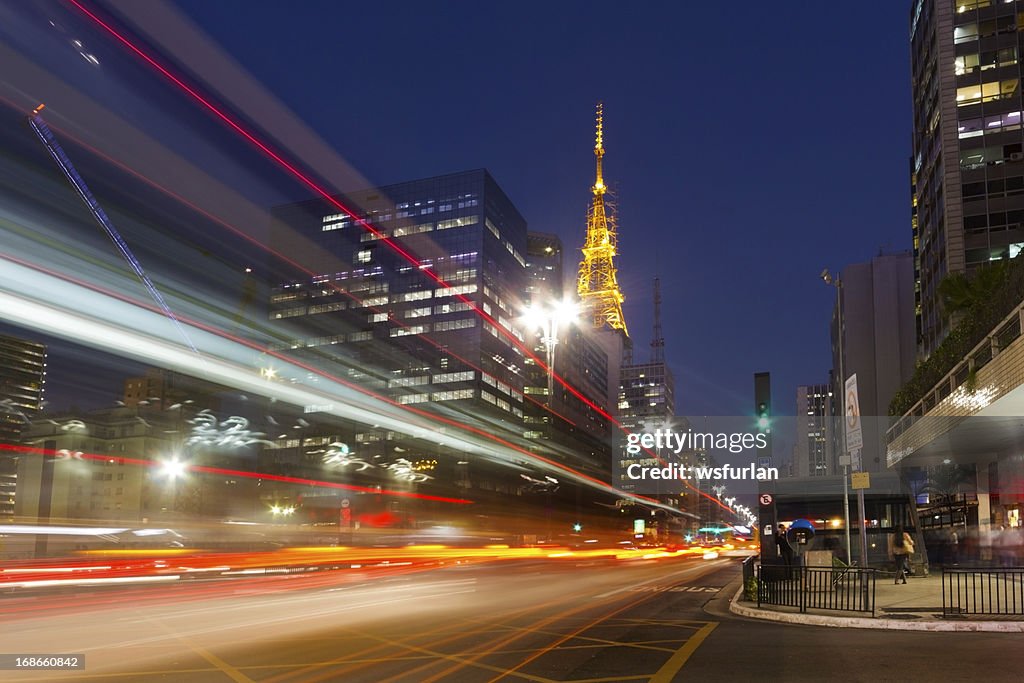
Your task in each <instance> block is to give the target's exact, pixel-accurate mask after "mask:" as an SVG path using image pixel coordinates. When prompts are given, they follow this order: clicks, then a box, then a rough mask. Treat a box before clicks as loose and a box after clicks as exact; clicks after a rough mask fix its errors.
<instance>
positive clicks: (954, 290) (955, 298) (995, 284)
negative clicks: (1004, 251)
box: [939, 259, 1010, 316]
mask: <svg viewBox="0 0 1024 683" xmlns="http://www.w3.org/2000/svg"><path fill="white" fill-rule="evenodd" d="M1009 264H1010V261H1009V259H1000V260H998V261H993V262H991V263H988V264H986V265H983V266H981V267H980V268H978V269H977V270H975V271H974V273H973V274H971V275H970V276H968V275H966V274H965V273H950V274H949V275H947V276H946V277H945V278H943V280H942V282H940V283H939V298H940V300H941V301H942V309H943V310H944V311H945V312H946V315H950V316H952V315H956V314H958V313H965V314H967V315H974V314H977V313H978V312H980V311H981V309H982V308H983V307H984V306H985V305H987V304H988V303H989V302H990V301H991V300H992V298H993V297H994V296H995V294H996V292H998V291H999V290H1000V288H1002V286H1003V284H1004V283H1005V282H1006V278H1007V274H1008V271H1009Z"/></svg>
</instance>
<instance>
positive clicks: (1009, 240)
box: [910, 0, 1024, 355]
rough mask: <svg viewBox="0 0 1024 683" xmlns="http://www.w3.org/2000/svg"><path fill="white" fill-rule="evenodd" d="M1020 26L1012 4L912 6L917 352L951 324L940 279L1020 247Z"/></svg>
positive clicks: (1023, 179) (927, 0)
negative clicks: (944, 306) (940, 287)
mask: <svg viewBox="0 0 1024 683" xmlns="http://www.w3.org/2000/svg"><path fill="white" fill-rule="evenodd" d="M1021 31H1024V7H1021V4H1020V3H1018V2H997V1H996V0H963V1H961V0H958V1H957V2H949V1H948V0H915V1H914V2H913V4H912V6H911V15H910V41H911V62H912V69H913V80H912V83H913V107H914V135H913V155H912V157H911V184H912V193H913V194H912V199H913V210H912V221H913V240H914V276H915V280H916V290H915V296H916V311H917V341H918V350H919V351H920V352H921V353H923V354H924V355H929V354H930V353H931V352H932V351H933V350H934V349H935V347H936V346H937V345H938V344H939V343H940V342H941V341H942V339H944V338H945V336H946V335H947V334H948V332H949V330H950V319H949V316H947V315H946V314H945V313H944V312H943V310H942V307H941V302H940V297H939V291H938V287H939V283H940V282H941V281H942V279H943V278H944V277H945V276H946V275H947V274H950V273H967V274H970V273H971V272H972V271H974V270H975V269H977V268H978V267H980V266H983V265H985V264H986V263H989V262H990V261H993V260H997V259H1001V258H1013V257H1014V256H1016V255H1017V254H1018V253H1019V252H1020V251H1021V249H1022V248H1024V144H1022V143H1024V137H1022V129H1021V116H1022V111H1024V100H1022V95H1021V72H1020V47H1019V40H1020V38H1019V36H1020V35H1021V33H1020V32H1021Z"/></svg>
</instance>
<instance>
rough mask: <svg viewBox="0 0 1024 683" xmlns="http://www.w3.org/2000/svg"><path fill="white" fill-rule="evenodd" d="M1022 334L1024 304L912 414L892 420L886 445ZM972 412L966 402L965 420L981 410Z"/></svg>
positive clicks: (1010, 314) (955, 366)
mask: <svg viewBox="0 0 1024 683" xmlns="http://www.w3.org/2000/svg"><path fill="white" fill-rule="evenodd" d="M1022 330H1024V303H1021V304H1020V305H1019V306H1017V307H1016V308H1014V309H1013V310H1012V311H1010V313H1009V314H1008V315H1007V316H1006V317H1005V318H1003V319H1002V321H1000V322H999V324H997V325H995V326H994V327H993V328H992V331H991V332H990V333H989V334H988V335H986V336H985V338H984V339H982V340H981V341H979V342H978V343H977V344H976V345H975V346H974V348H972V349H971V350H970V351H969V352H968V353H966V354H965V355H964V359H963V360H962V361H960V362H959V363H957V364H956V365H954V366H953V367H952V369H950V370H949V372H947V373H946V374H945V375H944V376H943V377H942V379H940V380H939V381H938V382H936V383H935V385H934V386H933V387H932V388H931V389H929V390H928V391H927V392H925V394H924V396H922V397H921V398H920V399H918V400H917V402H916V403H914V405H913V406H911V407H910V409H909V410H907V411H905V412H904V413H903V415H901V416H899V417H895V416H894V417H892V418H891V419H890V426H889V429H888V430H887V431H886V442H887V443H890V444H891V443H892V442H893V441H895V440H896V439H897V438H899V436H900V435H901V434H903V433H904V432H905V431H907V430H908V429H910V428H911V427H913V426H914V424H915V423H916V422H917V421H918V420H919V419H921V418H922V417H924V416H925V415H927V414H928V413H929V412H930V411H931V410H932V409H933V408H935V407H936V406H937V405H938V404H939V403H941V402H942V401H943V400H945V399H946V398H947V397H948V396H949V395H950V394H952V393H953V392H955V391H958V390H960V389H961V387H965V386H968V385H969V384H970V382H971V377H972V375H973V373H975V372H977V371H978V370H980V369H981V368H983V367H985V366H986V365H988V363H989V362H991V361H992V360H993V359H994V358H995V357H996V356H998V355H999V353H1000V352H1002V351H1005V350H1006V349H1007V348H1009V346H1010V345H1011V344H1012V343H1013V342H1014V341H1016V340H1017V339H1018V338H1019V337H1020V336H1021V332H1022ZM967 393H970V392H967ZM969 408H970V402H969V401H965V407H964V409H963V410H962V412H963V416H967V415H969V414H973V413H974V412H977V410H978V409H980V408H976V409H974V410H969Z"/></svg>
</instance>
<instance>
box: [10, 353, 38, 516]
mask: <svg viewBox="0 0 1024 683" xmlns="http://www.w3.org/2000/svg"><path fill="white" fill-rule="evenodd" d="M45 386H46V347H45V346H44V345H43V344H40V343H38V342H33V341H29V340H27V339H19V338H17V337H10V336H6V335H0V445H2V444H17V443H19V442H20V441H21V436H22V432H23V431H24V429H25V427H26V426H27V425H28V424H29V423H30V421H31V420H32V418H33V417H35V416H36V415H37V414H38V413H39V412H40V411H41V410H42V409H43V390H44V388H45ZM17 459H18V456H17V454H16V452H14V451H5V450H2V449H0V519H9V518H11V517H12V516H13V515H14V508H15V500H16V497H17V469H18V464H17Z"/></svg>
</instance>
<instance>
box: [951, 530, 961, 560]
mask: <svg viewBox="0 0 1024 683" xmlns="http://www.w3.org/2000/svg"><path fill="white" fill-rule="evenodd" d="M959 562H960V535H959V534H958V533H957V532H956V529H953V530H952V531H951V532H950V534H949V563H950V564H954V565H955V564H958V563H959Z"/></svg>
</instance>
